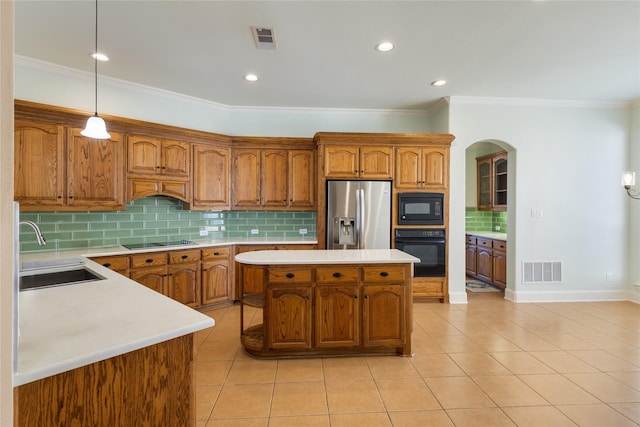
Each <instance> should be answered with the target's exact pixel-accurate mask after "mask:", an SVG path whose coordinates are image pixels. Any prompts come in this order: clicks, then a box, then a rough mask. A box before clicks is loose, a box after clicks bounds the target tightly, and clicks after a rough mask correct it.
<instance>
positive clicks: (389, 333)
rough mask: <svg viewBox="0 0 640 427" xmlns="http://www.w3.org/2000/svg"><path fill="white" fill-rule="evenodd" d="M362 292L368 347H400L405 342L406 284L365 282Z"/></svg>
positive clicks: (365, 336)
mask: <svg viewBox="0 0 640 427" xmlns="http://www.w3.org/2000/svg"><path fill="white" fill-rule="evenodd" d="M362 291H363V306H362V313H363V322H362V324H363V334H362V341H363V344H364V345H365V346H367V347H380V346H385V347H394V346H395V347H401V346H403V345H404V342H405V327H406V324H405V322H404V321H403V319H404V313H405V305H404V304H405V300H406V297H405V287H404V286H402V285H365V286H363V287H362Z"/></svg>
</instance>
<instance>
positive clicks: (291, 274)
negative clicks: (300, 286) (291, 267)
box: [284, 273, 296, 279]
mask: <svg viewBox="0 0 640 427" xmlns="http://www.w3.org/2000/svg"><path fill="white" fill-rule="evenodd" d="M284 276H285V277H286V278H287V279H293V278H294V277H296V275H295V274H293V273H287V274H285V275H284Z"/></svg>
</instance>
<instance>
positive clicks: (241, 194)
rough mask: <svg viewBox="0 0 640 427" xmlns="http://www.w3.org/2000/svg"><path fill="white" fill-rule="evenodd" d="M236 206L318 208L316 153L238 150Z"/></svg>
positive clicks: (235, 154) (235, 157)
mask: <svg viewBox="0 0 640 427" xmlns="http://www.w3.org/2000/svg"><path fill="white" fill-rule="evenodd" d="M232 156H233V168H232V182H233V188H234V191H233V194H232V206H233V207H234V208H249V209H251V208H269V209H294V208H295V209H300V210H310V209H313V207H314V206H315V160H314V159H315V153H314V151H313V150H285V149H262V150H256V149H234V150H233V154H232Z"/></svg>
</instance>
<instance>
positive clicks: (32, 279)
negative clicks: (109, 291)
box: [19, 267, 104, 291]
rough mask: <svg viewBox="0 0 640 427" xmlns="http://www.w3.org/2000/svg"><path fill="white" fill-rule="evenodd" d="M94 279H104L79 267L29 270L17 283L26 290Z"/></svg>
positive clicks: (92, 280) (22, 289)
mask: <svg viewBox="0 0 640 427" xmlns="http://www.w3.org/2000/svg"><path fill="white" fill-rule="evenodd" d="M96 280H104V277H102V276H100V275H99V274H97V273H95V272H93V271H91V270H89V269H87V268H85V267H81V268H74V269H71V270H63V271H45V272H42V271H30V272H28V273H26V274H23V275H21V276H20V278H19V283H20V291H28V290H33V289H42V288H51V287H54V286H64V285H71V284H74V283H83V282H94V281H96Z"/></svg>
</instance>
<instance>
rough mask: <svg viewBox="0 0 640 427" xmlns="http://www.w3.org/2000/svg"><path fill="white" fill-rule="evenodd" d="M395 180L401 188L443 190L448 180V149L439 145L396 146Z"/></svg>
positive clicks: (394, 183) (395, 183) (395, 184)
mask: <svg viewBox="0 0 640 427" xmlns="http://www.w3.org/2000/svg"><path fill="white" fill-rule="evenodd" d="M395 160H396V166H395V180H394V182H393V185H394V186H395V187H396V188H402V189H420V190H444V189H446V188H447V187H448V181H449V150H448V148H440V147H397V148H396V159H395Z"/></svg>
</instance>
